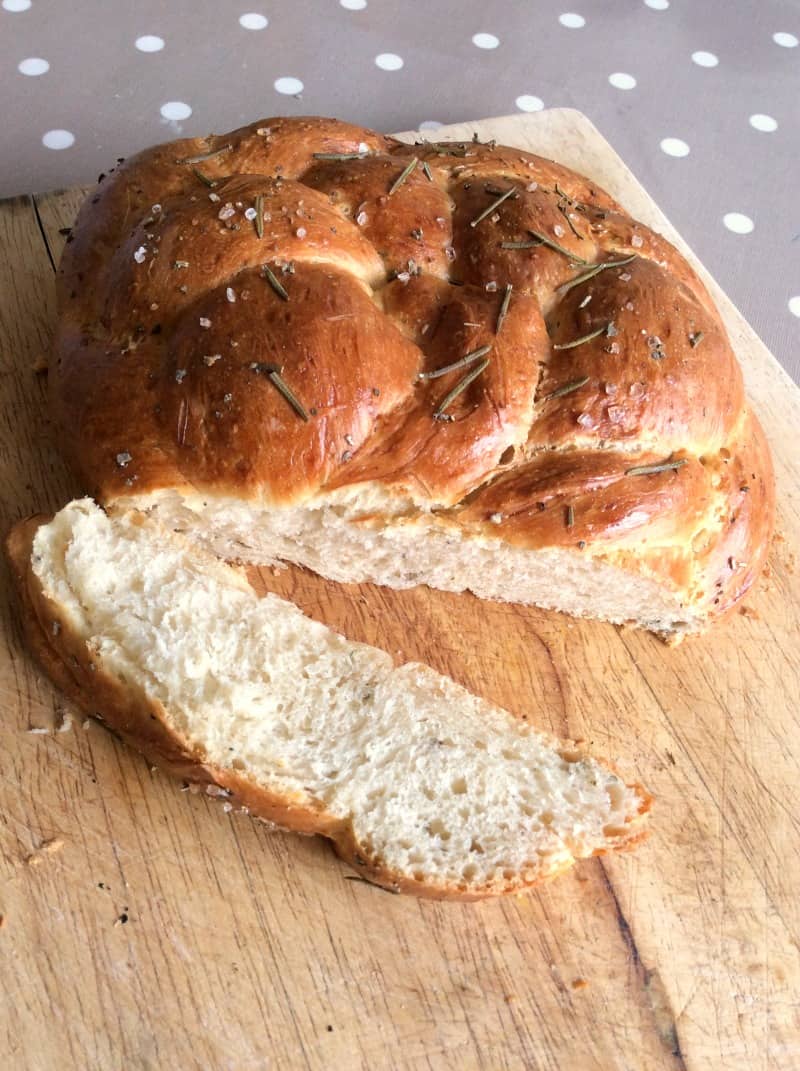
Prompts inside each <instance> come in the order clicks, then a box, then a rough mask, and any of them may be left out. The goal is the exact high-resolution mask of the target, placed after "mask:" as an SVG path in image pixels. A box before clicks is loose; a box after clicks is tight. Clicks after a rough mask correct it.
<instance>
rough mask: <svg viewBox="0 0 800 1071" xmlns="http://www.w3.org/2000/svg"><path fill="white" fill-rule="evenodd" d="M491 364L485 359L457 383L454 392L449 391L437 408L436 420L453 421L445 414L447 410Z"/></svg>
mask: <svg viewBox="0 0 800 1071" xmlns="http://www.w3.org/2000/svg"><path fill="white" fill-rule="evenodd" d="M489 363H490V362H489V358H488V357H484V359H483V360H482V361H481V363H480V364H478V365H476V366H475V367H474V368H473V369H472V371H471V372H467V374H466V375H465V376H464V378H463V379H462V380H460V381H459V382H458V383H456V385H455V386H454V387H453V389H452V390H450V391H448V392H447V394H445V396H444V398H442V400H441V401H440V402H439V404H438V406H437V407H436V410H435V411H434V414H433V419H434V420H452V419H453V418H452V416H451V415H450V414H449V413H446V412H445V410H446V409H447V408H448V406H450V405H451V404H452V403H453V402H454V401H455V399H456V398H457V397H458V396H459V394H461V392H462V391H464V390H466V389H467V387H468V386H469V385H470V383H471V382H472V381H473V380H474V379H477V378H478V376H479V375H480V374H481V372H483V371H485V369H487V368H488V367H489Z"/></svg>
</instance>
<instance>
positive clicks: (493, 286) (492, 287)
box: [486, 282, 497, 294]
mask: <svg viewBox="0 0 800 1071" xmlns="http://www.w3.org/2000/svg"><path fill="white" fill-rule="evenodd" d="M486 289H487V290H488V291H489V293H490V294H493V293H494V292H495V290H496V289H497V283H495V282H491V283H487V284H486Z"/></svg>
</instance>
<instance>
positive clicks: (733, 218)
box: [722, 212, 755, 234]
mask: <svg viewBox="0 0 800 1071" xmlns="http://www.w3.org/2000/svg"><path fill="white" fill-rule="evenodd" d="M722 222H723V223H724V224H725V226H726V227H727V228H728V230H729V231H733V233H734V234H749V233H750V231H752V229H753V228H754V227H755V223H753V221H752V219H750V217H749V216H745V215H742V213H741V212H726V214H725V215H724V216H723V217H722Z"/></svg>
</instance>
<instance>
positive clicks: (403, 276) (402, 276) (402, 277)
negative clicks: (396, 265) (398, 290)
mask: <svg viewBox="0 0 800 1071" xmlns="http://www.w3.org/2000/svg"><path fill="white" fill-rule="evenodd" d="M410 278H411V273H410V272H407V271H401V272H398V273H397V280H398V282H401V283H407V282H408V280H409V279H410Z"/></svg>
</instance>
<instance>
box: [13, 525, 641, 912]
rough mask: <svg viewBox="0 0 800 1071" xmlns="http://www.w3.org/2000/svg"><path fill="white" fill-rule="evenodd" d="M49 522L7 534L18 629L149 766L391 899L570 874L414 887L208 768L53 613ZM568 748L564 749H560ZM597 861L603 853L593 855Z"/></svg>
mask: <svg viewBox="0 0 800 1071" xmlns="http://www.w3.org/2000/svg"><path fill="white" fill-rule="evenodd" d="M48 520H50V518H47V517H42V516H37V517H31V518H29V519H28V520H25V521H21V522H20V523H19V524H17V525H16V526H15V527H14V528H13V529H12V530H11V532H10V533H9V534H8V536H7V538H6V543H5V549H6V555H7V557H8V559H9V562H10V563H11V567H12V570H13V574H14V578H15V580H16V586H17V593H18V597H19V602H20V607H21V611H22V613H21V618H22V625H23V629H24V633H25V639H26V642H27V644H28V647H29V649H30V651H31V652H32V653H33V654H34V656H35V657H36V658H37V659H38V661H39V663H40V664H41V666H42V667H43V669H44V670H45V672H46V673H47V674H48V676H49V677H50V678H51V680H52V681H53V682H54V683H55V684H56V685H57V687H58V688H59V689H60V690H61V691H62V692H63V693H64V694H65V695H66V696H67V697H68V698H69V699H71V700H72V701H73V702H74V703H76V704H77V705H78V706H79V707H80V708H81V709H82V710H83V711H84V712H85V713H86V714H88V715H90V716H92V717H95V718H98V719H99V720H100V721H101V722H102V723H103V724H104V725H105V726H106V727H107V728H108V729H110V730H111V731H112V732H113V733H114V734H115V735H117V736H119V737H120V738H121V739H122V740H123V741H124V742H125V743H126V744H128V745H130V746H131V747H133V748H135V749H136V750H137V751H139V752H140V753H141V754H142V755H144V756H145V758H146V759H147V761H148V762H150V763H152V764H153V765H156V766H158V767H159V768H160V769H163V770H164V771H165V772H166V773H169V774H171V775H172V776H173V777H177V778H180V779H181V780H183V781H185V782H187V783H189V784H194V785H199V786H201V787H202V788H203V790H204V791H206V792H207V793H208V794H209V795H211V796H216V797H220V798H223V799H226V800H228V801H229V802H230V803H231V804H232V805H233V806H234V807H235V808H237V809H242V810H244V811H246V812H247V813H249V814H250V815H252V816H253V817H254V818H259V819H263V820H265V821H267V822H270V823H273V824H274V825H276V826H278V827H279V828H281V829H283V830H286V831H290V832H294V833H304V834H319V835H321V836H324V837H326V838H328V839H329V840H331V841H332V844H333V847H334V850H335V851H336V853H337V855H339V856H340V857H341V858H342V859H343V860H344V861H345V862H347V863H349V864H350V865H351V866H352V867H353V868H354V869H355V870H356V872H357V873H358V874H359V875H360V876H362V877H363V878H365V879H366V880H368V881H370V882H373V883H374V884H377V885H381V886H382V887H384V888H386V889H389V890H390V891H392V892H408V893H413V894H414V895H416V896H420V897H424V898H428V899H438V900H442V899H443V900H481V899H485V898H487V897H491V896H499V895H503V894H505V893H510V892H521V891H524V890H525V889H527V888H531V887H533V886H534V885H538V884H540V883H541V882H542V881H545V880H547V879H549V878H551V877H554V876H555V875H556V874H559V873H562V872H563V871H565V870H567V869H569V868H570V866H571V865H572V864H573V862H574V860H572V859H566V860H559V861H558V862H557V865H553V866H552V868H551V869H550V870H547V871H545V872H544V873H542V874H540V875H539V876H538V877H537V879H536V880H534V881H525V880H523V879H521V878H519V877H518V878H517V880H516V881H513V882H498V883H496V884H493V885H491V886H486V887H483V888H475V887H471V888H469V887H467V886H466V885H464V886H456V885H437V884H432V883H430V882H429V881H427V880H414V879H412V878H409V877H408V876H407V875H405V874H403V873H399V872H396V871H394V870H392V869H390V868H388V867H386V866H385V865H383V864H382V863H381V861H380V860H379V859H377V858H375V857H374V856H373V855H372V854H371V853H370V852H369V850H367V849H366V848H365V847H364V846H362V845H361V844H359V842H358V840H357V839H356V837H355V836H354V833H353V829H352V825H351V823H350V822H348V821H342V820H341V819H338V818H335V817H334V816H332V815H330V814H329V813H327V812H326V811H324V810H323V809H322V807H321V806H319V805H317V804H316V803H315V801H314V800H312V799H309V798H308V797H305V796H304V797H303V798H298V799H297V800H292V799H288V798H287V796H286V794H281V795H276V794H275V793H273V792H270V791H269V789H267V788H266V787H264V786H263V785H260V784H258V783H256V782H254V781H252V780H250V779H248V778H247V777H245V776H241V775H239V774H237V773H236V772H235V771H234V770H230V769H224V768H222V767H219V766H216V765H215V764H213V763H209V762H207V761H206V760H205V756H204V755H203V754H201V753H200V751H199V750H198V748H197V747H196V746H194V745H192V744H191V743H190V742H189V741H188V740H186V739H184V738H183V737H181V736H180V735H179V734H178V733H177V732H176V731H175V730H174V729H173V728H172V727H171V726H170V725H169V722H168V719H167V716H166V713H165V711H164V708H163V707H162V705H161V704H160V703H158V702H157V701H154V700H152V699H150V698H148V696H147V695H146V694H145V693H144V692H143V691H141V690H140V689H139V688H137V687H136V685H134V684H133V683H132V682H130V681H126V682H124V683H123V682H122V681H121V680H119V679H118V678H117V677H115V676H113V675H112V674H110V673H108V672H106V671H105V670H104V669H103V667H102V665H101V663H100V660H99V659H98V657H97V655H96V653H95V652H94V651H93V650H92V649H91V647H90V646H89V644H87V643H86V642H85V641H84V640H83V639H81V637H79V636H78V635H76V634H75V632H74V631H73V630H72V629H71V627H70V625H69V623H68V621H67V620H66V618H65V617H64V616H63V615H62V614H61V613H60V612H59V609H58V606H57V604H56V603H55V602H53V600H51V599H50V598H48V597H47V595H46V594H45V593H44V591H43V589H42V586H41V584H40V582H39V580H38V578H37V577H36V575H35V573H34V571H33V569H32V567H31V551H32V546H33V539H34V536H35V534H36V530H37V529H38V528H39V526H40V525H41V524H45V523H47V521H48ZM564 746H565V747H568V746H569V745H568V744H567V743H565V744H564ZM631 787H632V788H634V789H635V791H636V793H637V795H638V797H639V800H640V806H639V812H638V815H637V816H636V817H637V818H638V817H641V816H642V815H644V814H645V813H646V812H647V811H648V810H649V809H650V805H651V802H652V798H651V796H650V795H649V793H648V792H647V791H646V790H645V789H644V788H642V786H641V785H638V784H637V785H633V786H631ZM646 835H647V831H646V830H643V829H640V828H639V827H638V826H635V827H633V828H632V829H631V830H623V831H620V833H619V835H618V836H617V837H616V838H610V839H609V847H613V848H614V849H615V850H625V849H627V848H628V847H632V846H634V845H635V844H636V843H638V842H639V841H640V840H641V839H642V838H643V837H645V836H646ZM598 854H601V853H598Z"/></svg>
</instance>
